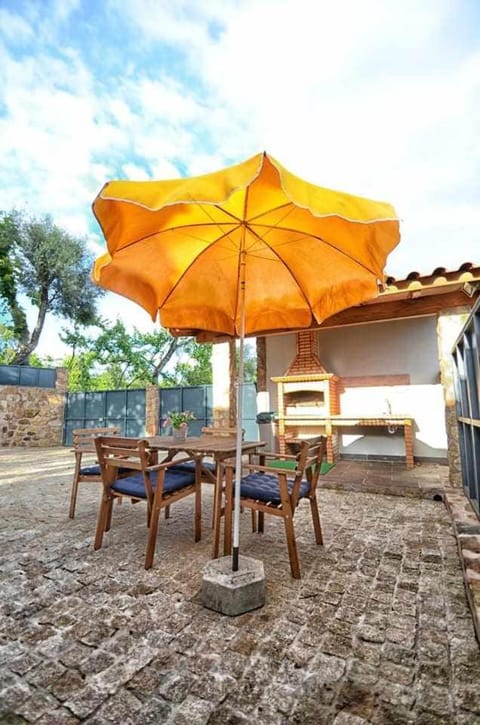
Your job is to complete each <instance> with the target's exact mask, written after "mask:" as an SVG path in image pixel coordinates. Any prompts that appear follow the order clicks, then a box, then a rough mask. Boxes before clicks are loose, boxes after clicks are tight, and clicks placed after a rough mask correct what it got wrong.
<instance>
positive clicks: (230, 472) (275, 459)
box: [218, 436, 327, 579]
mask: <svg viewBox="0 0 480 725" xmlns="http://www.w3.org/2000/svg"><path fill="white" fill-rule="evenodd" d="M326 447H327V439H326V437H325V436H316V437H315V438H309V439H306V440H304V441H302V442H301V443H300V448H299V452H298V453H297V455H296V456H287V455H285V456H283V455H282V456H281V457H280V456H279V455H278V454H276V455H275V454H271V453H270V454H269V453H265V454H262V457H263V458H262V462H263V461H264V462H265V465H257V464H248V465H244V466H242V478H241V482H240V503H241V506H243V507H245V508H250V509H251V510H252V511H258V519H259V522H258V531H259V533H262V532H263V529H264V514H272V515H273V516H280V517H282V518H283V522H284V526H285V534H286V538H287V547H288V554H289V558H290V570H291V572H292V577H293V578H294V579H300V564H299V560H298V552H297V543H296V540H295V529H294V526H293V517H294V514H295V511H296V509H297V506H298V504H299V503H300V501H301V500H302V499H306V500H307V501H308V502H309V504H310V511H311V515H312V522H313V528H314V532H315V541H316V543H317V544H322V543H323V538H322V528H321V524H320V516H319V513H318V505H317V499H316V489H317V483H318V476H319V474H320V468H321V463H322V460H323V458H324V456H325V453H326ZM280 458H281V460H279V459H280ZM282 463H284V464H285V467H284V468H283V467H282ZM269 464H270V465H269ZM292 466H293V468H292ZM244 472H247V474H246V475H243V473H244ZM234 477H235V466H234V465H232V464H227V465H226V466H225V495H226V502H225V507H226V510H227V511H228V515H227V516H226V521H231V513H230V512H231V510H232V507H233V506H232V504H233V488H234ZM219 523H220V522H218V525H219ZM230 551H231V535H230V534H229V533H228V532H227V536H226V553H227V554H229V553H230Z"/></svg>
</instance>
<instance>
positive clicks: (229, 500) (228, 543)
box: [223, 468, 235, 556]
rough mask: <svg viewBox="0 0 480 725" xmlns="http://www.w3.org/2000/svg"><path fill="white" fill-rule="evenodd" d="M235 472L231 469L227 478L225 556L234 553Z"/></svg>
mask: <svg viewBox="0 0 480 725" xmlns="http://www.w3.org/2000/svg"><path fill="white" fill-rule="evenodd" d="M234 477H235V472H234V470H233V468H230V469H229V473H228V475H226V476H225V516H224V522H223V527H224V528H223V554H224V556H230V554H231V553H232V510H233V481H234Z"/></svg>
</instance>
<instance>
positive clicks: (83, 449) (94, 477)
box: [68, 426, 123, 519]
mask: <svg viewBox="0 0 480 725" xmlns="http://www.w3.org/2000/svg"><path fill="white" fill-rule="evenodd" d="M119 434H120V428H118V427H117V426H109V427H107V428H76V429H75V430H74V431H72V436H73V449H72V453H74V454H75V469H74V471H73V481H72V491H71V494H70V510H69V513H68V516H69V518H71V519H73V518H74V516H75V508H76V505H77V495H78V484H79V483H82V482H89V483H101V481H102V472H101V470H100V466H99V464H98V462H97V461H92V460H90V461H89V462H88V463H87V464H86V465H85V463H84V465H82V459H83V456H84V455H86V456H87V458H90V459H91V458H92V454H95V453H96V449H95V443H94V438H95V436H97V435H119ZM119 475H120V476H122V475H123V473H121V472H120V473H119Z"/></svg>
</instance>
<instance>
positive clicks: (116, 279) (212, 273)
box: [93, 153, 400, 571]
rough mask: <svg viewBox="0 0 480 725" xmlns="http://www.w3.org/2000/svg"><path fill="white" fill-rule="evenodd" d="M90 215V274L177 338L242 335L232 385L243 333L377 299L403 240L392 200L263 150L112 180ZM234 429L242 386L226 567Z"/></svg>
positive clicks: (302, 322)
mask: <svg viewBox="0 0 480 725" xmlns="http://www.w3.org/2000/svg"><path fill="white" fill-rule="evenodd" d="M93 211H94V214H95V216H96V218H97V220H98V222H99V224H100V226H101V227H102V231H103V234H104V236H105V239H106V241H107V247H108V252H107V254H105V255H103V256H102V257H100V258H99V259H98V260H97V261H96V263H95V267H94V270H93V278H94V280H95V282H97V283H98V284H99V285H101V286H102V287H105V288H106V289H109V290H111V291H113V292H118V293H119V294H121V295H124V296H125V297H128V298H129V299H131V300H133V301H134V302H137V303H138V304H139V305H141V306H142V307H144V308H145V309H146V310H147V311H148V312H149V313H150V315H151V316H152V319H154V320H155V319H156V318H157V315H159V316H160V322H161V324H162V325H163V327H166V328H168V329H170V330H171V331H172V332H173V333H174V334H191V335H196V336H197V338H201V337H202V336H205V335H206V334H207V335H211V336H218V335H228V336H230V337H239V338H240V356H239V359H240V364H239V371H238V376H239V381H242V380H243V340H244V337H245V335H246V334H257V335H258V334H262V333H265V332H266V331H269V332H273V331H280V330H283V331H285V330H294V329H300V328H305V327H309V326H310V325H311V324H312V323H313V322H315V321H316V322H317V323H321V322H322V321H323V320H324V319H326V318H327V317H330V315H333V314H334V313H335V312H339V311H340V310H342V309H345V308H346V307H351V306H352V305H356V304H359V303H360V302H363V301H365V300H367V299H369V298H371V297H374V296H375V295H376V294H377V292H378V290H379V285H381V284H382V281H383V267H384V264H385V261H386V258H387V255H388V253H389V252H390V251H391V250H392V249H393V248H394V247H395V246H396V245H397V244H398V242H399V238H400V237H399V225H398V219H397V217H396V214H395V211H394V209H393V207H392V206H390V205H389V204H386V203H384V202H375V201H369V200H367V199H363V198H360V197H356V196H351V195H349V194H344V193H342V192H338V191H331V190H329V189H323V188H320V187H317V186H314V185H313V184H310V183H308V182H306V181H303V180H302V179H299V178H298V177H296V176H294V175H293V174H291V173H290V172H289V171H287V170H286V169H285V168H283V167H282V166H281V165H280V164H279V163H278V161H276V160H275V159H273V158H272V157H271V156H268V155H267V154H266V153H263V154H259V155H257V156H254V157H253V158H251V159H249V160H247V161H245V162H244V163H241V164H237V165H236V166H231V167H229V168H226V169H223V170H222V171H218V172H216V173H213V174H206V175H204V176H197V177H193V178H187V179H183V178H181V179H174V180H168V181H111V182H109V183H107V184H105V186H104V187H103V189H102V190H101V192H100V193H99V195H98V196H97V198H96V199H95V201H94V203H93ZM204 339H205V338H204ZM241 428H242V389H241V384H240V385H239V388H238V396H237V455H236V486H235V517H234V530H233V567H232V568H233V570H234V571H236V570H237V569H238V566H239V528H240V519H239V515H240V478H241V435H242V434H241Z"/></svg>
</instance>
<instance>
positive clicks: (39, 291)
mask: <svg viewBox="0 0 480 725" xmlns="http://www.w3.org/2000/svg"><path fill="white" fill-rule="evenodd" d="M91 264H92V259H91V257H90V255H88V254H87V252H86V249H85V245H84V242H83V241H82V240H80V239H77V238H75V237H73V236H72V235H70V234H68V233H67V232H65V231H64V230H62V229H60V228H59V227H57V226H56V225H55V224H54V223H53V221H52V219H51V218H50V217H48V216H46V217H43V218H42V219H36V218H34V217H32V218H30V217H28V216H26V214H24V213H19V212H14V211H13V212H10V213H3V214H2V213H0V295H1V297H2V300H3V302H4V305H6V306H7V308H8V311H9V313H10V317H11V321H12V323H11V325H10V329H11V330H12V332H13V341H14V342H13V346H12V347H13V350H14V355H13V359H12V362H13V363H15V364H20V365H22V364H28V362H29V356H30V355H31V353H32V352H33V351H34V350H35V348H36V347H37V345H38V341H39V339H40V335H41V332H42V329H43V325H44V322H45V316H46V314H47V313H50V314H52V315H56V316H59V317H62V318H64V319H67V320H70V321H72V322H74V324H75V325H77V326H78V325H80V326H86V325H92V324H93V323H94V322H95V321H96V313H95V306H96V302H97V300H98V298H99V297H100V296H101V295H102V294H103V293H104V291H103V290H102V289H100V288H99V287H97V286H96V285H94V284H93V282H91V280H90V268H91ZM20 293H22V294H24V295H25V296H26V297H27V298H28V299H29V300H30V302H31V303H32V304H33V305H34V306H35V307H37V310H38V314H37V320H36V323H35V325H34V328H33V330H32V331H31V332H29V330H28V328H27V324H26V317H25V313H24V312H23V310H22V309H21V307H20V306H19V304H18V294H20Z"/></svg>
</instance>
